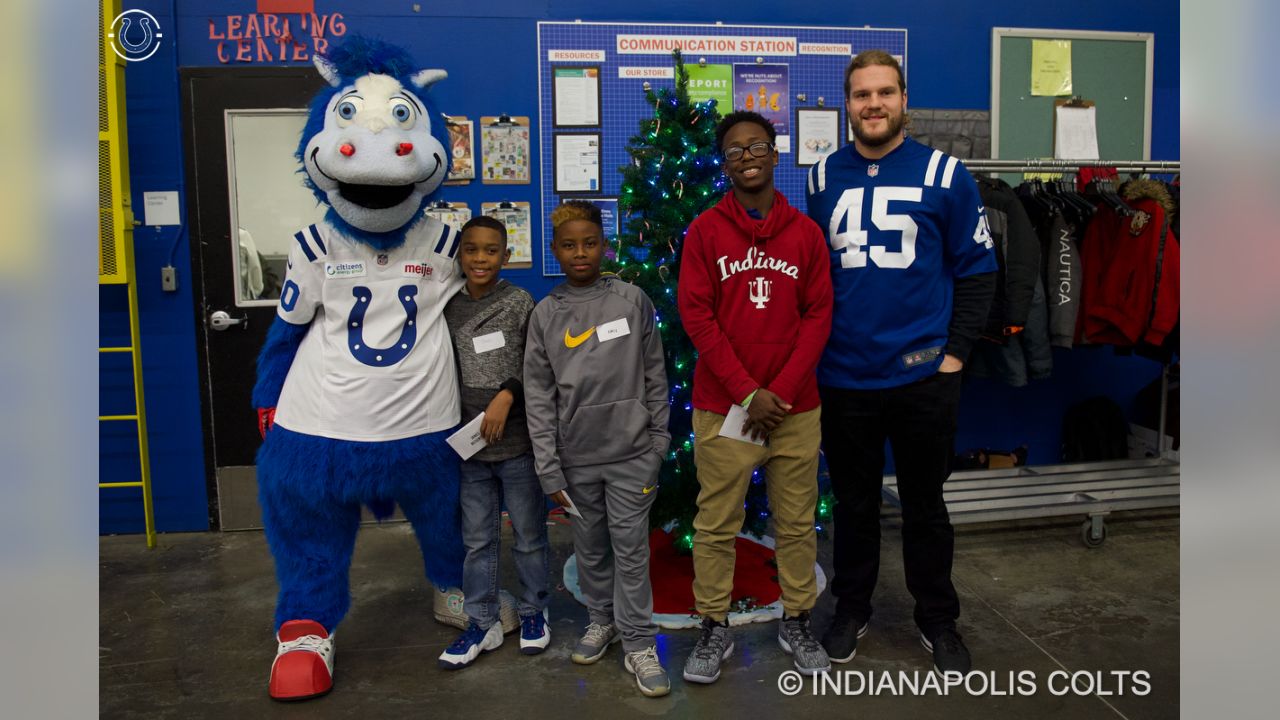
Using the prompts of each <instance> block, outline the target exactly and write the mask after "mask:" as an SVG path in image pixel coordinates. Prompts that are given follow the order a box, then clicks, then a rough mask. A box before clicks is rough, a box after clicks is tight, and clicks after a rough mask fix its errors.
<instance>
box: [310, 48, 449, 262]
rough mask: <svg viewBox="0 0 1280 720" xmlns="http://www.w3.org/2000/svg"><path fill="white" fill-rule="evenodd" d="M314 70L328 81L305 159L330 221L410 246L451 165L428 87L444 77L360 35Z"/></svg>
mask: <svg viewBox="0 0 1280 720" xmlns="http://www.w3.org/2000/svg"><path fill="white" fill-rule="evenodd" d="M315 65H316V69H317V70H319V71H320V74H321V75H322V76H323V77H324V79H325V80H326V81H328V83H329V85H330V87H329V88H327V89H325V90H323V91H321V92H320V94H319V95H318V96H317V97H316V99H315V100H314V101H313V102H312V105H311V113H310V115H309V116H308V118H307V125H306V127H305V128H303V130H302V139H301V142H299V144H298V152H297V158H298V160H299V161H300V162H301V163H302V169H303V171H304V172H305V173H306V178H307V179H306V182H307V185H308V186H309V187H310V188H311V190H312V191H313V192H314V193H315V194H316V198H317V199H319V201H320V202H321V203H324V204H327V205H328V206H329V211H328V213H327V214H326V220H328V221H329V222H330V224H332V225H334V226H335V227H336V228H338V229H339V230H341V231H343V232H345V233H346V234H347V235H349V236H351V237H352V238H354V239H356V240H360V241H363V242H365V243H368V244H369V245H372V246H374V247H376V248H379V249H383V250H385V249H389V248H393V247H396V246H398V245H400V244H402V243H403V242H404V239H405V235H406V233H407V232H408V230H409V228H411V227H412V226H413V225H414V224H415V223H416V222H417V221H418V220H420V219H421V218H422V217H423V213H422V211H423V209H424V208H425V207H426V206H427V203H428V202H430V200H431V197H432V195H433V194H434V193H435V192H436V190H437V189H439V187H440V183H442V182H443V181H444V179H445V175H446V174H447V173H448V170H449V165H450V156H449V150H448V147H449V143H448V141H447V137H448V135H447V133H448V130H447V128H445V123H444V120H443V116H441V115H440V114H439V113H438V112H436V111H435V109H434V108H433V107H432V105H431V103H430V102H428V101H427V98H426V90H427V88H428V87H430V86H431V84H432V83H434V82H436V81H437V80H441V79H443V78H444V77H445V72H444V71H443V70H422V69H420V68H419V67H418V66H417V65H416V64H415V63H414V62H413V59H412V58H410V57H409V54H408V53H407V52H405V51H404V50H402V49H400V48H398V47H395V46H393V45H389V44H387V43H384V42H381V41H378V40H370V39H367V38H362V37H352V38H351V39H349V40H347V41H346V42H345V43H343V44H342V45H340V46H336V47H334V48H333V49H332V50H331V51H330V52H329V54H328V55H327V56H323V57H322V56H320V55H317V56H315Z"/></svg>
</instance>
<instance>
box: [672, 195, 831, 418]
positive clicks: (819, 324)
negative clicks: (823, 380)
mask: <svg viewBox="0 0 1280 720" xmlns="http://www.w3.org/2000/svg"><path fill="white" fill-rule="evenodd" d="M677 291H678V293H677V299H678V301H679V307H680V321H681V322H682V323H683V325H684V330H685V332H686V333H687V334H688V335H689V338H690V339H691V340H692V341H693V345H694V347H695V348H697V350H698V363H697V366H696V367H695V368H694V371H693V406H694V407H696V408H699V409H702V410H709V411H711V412H714V413H719V414H721V415H723V414H725V413H727V412H728V411H729V406H730V405H732V404H736V403H740V402H742V401H743V400H744V399H746V397H747V396H748V395H750V394H751V392H752V391H754V390H756V389H757V388H761V387H763V388H767V389H769V390H770V391H771V392H773V393H776V394H777V395H778V397H780V398H782V399H783V401H785V402H787V403H790V404H791V405H792V408H791V413H792V414H796V413H802V412H806V411H809V410H812V409H814V408H816V407H818V405H819V404H820V401H819V399H818V380H817V375H816V374H815V372H814V371H815V369H816V368H817V366H818V359H819V358H820V357H822V350H823V347H824V346H825V345H826V344H827V336H828V335H829V334H830V333H831V270H830V261H829V259H828V252H827V244H826V240H825V239H824V237H823V235H822V230H821V229H820V228H819V227H818V226H817V224H815V223H814V222H813V221H812V220H810V219H809V218H808V217H807V216H805V215H804V213H801V212H799V211H798V210H796V209H795V208H793V207H791V205H790V204H789V203H788V202H787V199H786V198H785V197H783V195H782V193H780V192H777V191H776V190H775V191H774V196H773V208H772V209H771V210H770V211H769V216H768V217H767V218H765V219H764V220H755V219H753V218H752V217H750V216H749V215H747V211H746V210H745V209H744V208H743V207H742V205H741V204H740V203H739V202H738V200H737V198H735V197H734V195H733V193H732V192H730V193H728V194H727V195H725V196H724V199H722V200H721V201H720V202H719V203H717V204H716V206H715V207H713V208H711V209H710V210H708V211H706V212H704V213H702V214H701V215H699V216H698V217H697V218H696V219H695V220H694V221H693V224H692V225H690V226H689V231H688V233H687V234H686V235H685V239H684V248H683V250H682V255H681V258H680V278H679V286H678V288H677Z"/></svg>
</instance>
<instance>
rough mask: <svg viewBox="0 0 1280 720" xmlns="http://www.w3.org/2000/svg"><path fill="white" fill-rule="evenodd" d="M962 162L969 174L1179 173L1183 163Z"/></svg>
mask: <svg viewBox="0 0 1280 720" xmlns="http://www.w3.org/2000/svg"><path fill="white" fill-rule="evenodd" d="M961 162H963V163H964V166H965V167H967V168H969V172H1040V171H1050V172H1052V171H1054V170H1058V171H1061V172H1074V171H1076V170H1079V169H1080V168H1083V167H1109V168H1115V170H1116V172H1147V173H1177V172H1181V171H1182V163H1181V162H1180V161H1177V160H1034V159H1027V160H1001V159H999V158H970V159H967V160H966V159H963V158H961Z"/></svg>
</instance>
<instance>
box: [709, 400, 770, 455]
mask: <svg viewBox="0 0 1280 720" xmlns="http://www.w3.org/2000/svg"><path fill="white" fill-rule="evenodd" d="M746 421H747V409H746V408H744V407H742V406H741V405H736V404H735V405H730V406H729V414H728V415H725V416H724V425H721V426H720V437H727V438H732V439H734V440H741V441H743V442H749V443H751V444H752V445H764V438H760V439H759V440H755V439H752V437H751V433H745V434H744V433H743V432H742V424H743V423H745V422H746Z"/></svg>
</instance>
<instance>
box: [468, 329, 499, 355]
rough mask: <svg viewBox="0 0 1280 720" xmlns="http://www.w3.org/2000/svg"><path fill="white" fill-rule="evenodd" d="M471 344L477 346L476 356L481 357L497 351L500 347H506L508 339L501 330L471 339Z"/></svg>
mask: <svg viewBox="0 0 1280 720" xmlns="http://www.w3.org/2000/svg"><path fill="white" fill-rule="evenodd" d="M471 344H473V345H475V348H476V354H477V355H479V354H480V353H487V352H490V351H491V350H497V349H498V348H500V347H505V346H506V344H507V339H506V338H505V337H503V336H502V331H501V330H499V331H498V332H491V333H489V334H488V335H479V336H476V337H473V338H471Z"/></svg>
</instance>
